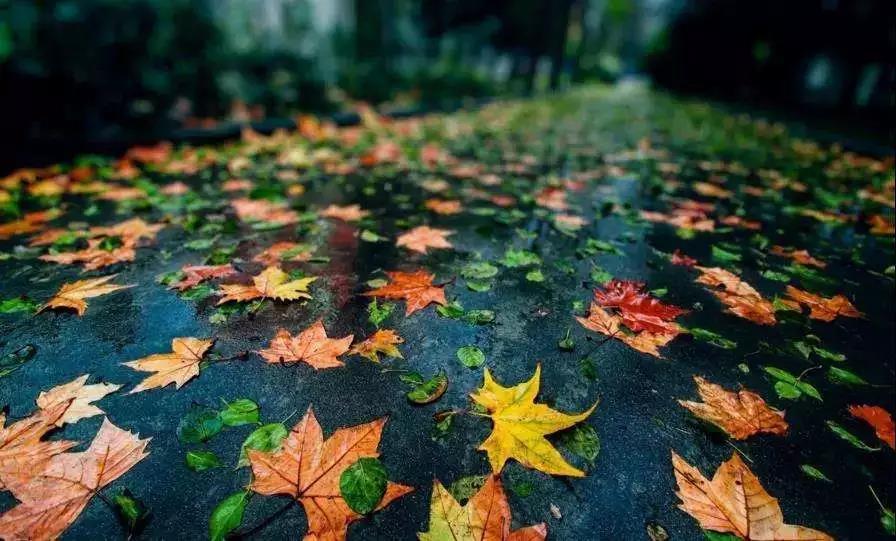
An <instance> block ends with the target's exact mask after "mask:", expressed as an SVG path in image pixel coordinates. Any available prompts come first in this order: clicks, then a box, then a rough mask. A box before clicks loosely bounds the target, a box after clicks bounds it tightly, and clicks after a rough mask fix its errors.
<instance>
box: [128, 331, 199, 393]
mask: <svg viewBox="0 0 896 541" xmlns="http://www.w3.org/2000/svg"><path fill="white" fill-rule="evenodd" d="M213 342H214V340H201V339H199V338H175V339H174V340H172V341H171V350H172V351H171V353H156V354H154V355H149V356H147V357H143V358H141V359H137V360H135V361H129V362H126V363H122V364H124V365H125V366H127V367H130V368H133V369H134V370H140V371H141V372H155V373H154V374H153V375H151V376H149V377H147V378H146V379H144V380H143V381H141V382H140V383H139V384H138V385H137V386H136V387H134V388H133V389H131V390H130V391H129V392H128V394H133V393H139V392H140V391H145V390H147V389H155V388H161V387H165V386H166V385H169V384H171V383H173V384H174V388H175V389H180V388H181V386H183V384H185V383H186V382H188V381H190V380H191V379H193V378H195V377H196V376H198V375H199V363H201V362H202V357H203V356H204V355H205V352H206V351H208V348H210V347H212V343H213Z"/></svg>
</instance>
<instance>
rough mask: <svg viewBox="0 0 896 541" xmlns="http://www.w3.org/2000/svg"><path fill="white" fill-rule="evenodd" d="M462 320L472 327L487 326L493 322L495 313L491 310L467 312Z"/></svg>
mask: <svg viewBox="0 0 896 541" xmlns="http://www.w3.org/2000/svg"><path fill="white" fill-rule="evenodd" d="M463 319H464V321H466V322H467V323H472V324H473V325H487V324H489V323H491V322H492V321H494V320H495V313H494V312H492V311H491V310H469V311H468V312H467V313H465V314H464V315H463Z"/></svg>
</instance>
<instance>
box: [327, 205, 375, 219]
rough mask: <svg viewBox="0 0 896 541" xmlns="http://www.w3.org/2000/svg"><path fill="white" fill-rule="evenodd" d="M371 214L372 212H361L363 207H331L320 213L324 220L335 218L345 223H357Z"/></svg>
mask: <svg viewBox="0 0 896 541" xmlns="http://www.w3.org/2000/svg"><path fill="white" fill-rule="evenodd" d="M369 214H370V212H368V211H366V210H361V205H346V206H344V207H340V206H339V205H330V206H329V207H327V208H325V209H324V210H322V211H320V213H319V215H320V216H321V217H323V218H335V219H337V220H342V221H343V222H357V221H360V220H361V219H362V218H364V217H365V216H367V215H369Z"/></svg>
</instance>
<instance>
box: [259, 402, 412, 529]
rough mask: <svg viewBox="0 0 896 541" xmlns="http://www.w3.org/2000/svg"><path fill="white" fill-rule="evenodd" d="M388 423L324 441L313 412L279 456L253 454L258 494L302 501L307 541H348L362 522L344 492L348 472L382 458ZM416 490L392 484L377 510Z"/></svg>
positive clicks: (379, 422)
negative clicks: (360, 461)
mask: <svg viewBox="0 0 896 541" xmlns="http://www.w3.org/2000/svg"><path fill="white" fill-rule="evenodd" d="M385 424H386V419H385V418H382V419H377V420H376V421H373V422H370V423H366V424H361V425H357V426H353V427H350V428H341V429H339V430H337V431H336V432H334V433H333V434H332V435H331V436H330V437H329V438H327V439H326V441H325V440H324V437H323V430H322V429H321V427H320V424H318V422H317V419H316V418H315V417H314V412H313V411H312V410H311V408H309V409H308V412H307V413H306V414H305V416H304V417H303V418H302V420H301V421H299V422H298V423H297V424H296V425H295V426H294V427H293V428H292V430H291V431H290V433H289V435H288V436H287V437H286V439H284V440H283V443H282V445H281V447H280V449H279V450H277V451H274V452H272V453H266V452H263V451H257V450H254V449H250V450H249V451H248V458H249V462H250V464H251V466H252V484H250V485H249V488H250V489H251V490H253V491H254V492H256V493H258V494H262V495H265V496H273V495H275V494H284V495H287V496H290V497H292V498H294V499H295V500H297V501H298V502H299V503H300V504H302V507H303V508H304V509H305V513H306V515H307V517H308V532H307V533H306V534H305V541H324V540H326V541H345V536H346V531H347V528H348V525H349V524H351V523H352V522H354V521H356V520H358V519H360V518H362V516H361V515H359V514H357V513H355V512H354V511H352V510H351V508H349V506H348V504H346V503H345V500H343V499H342V495H341V492H340V489H339V479H340V477H341V475H342V472H343V471H345V469H346V468H348V467H349V466H351V465H352V464H354V463H355V462H357V461H358V459H360V458H365V457H371V458H376V457H378V456H379V451H378V450H377V448H378V447H379V443H380V436H381V434H382V431H383V426H384V425H385ZM412 490H413V488H412V487H408V486H404V485H399V484H396V483H393V482H391V481H390V482H389V483H388V484H387V486H386V492H385V494H384V495H383V497H382V499H381V500H380V503H379V505H378V506H377V507H376V510H380V509H383V508H384V507H386V506H387V505H389V504H390V503H392V501H393V500H395V499H396V498H399V497H401V496H403V495H405V494H407V493H408V492H411V491H412Z"/></svg>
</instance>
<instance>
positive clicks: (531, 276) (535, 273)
mask: <svg viewBox="0 0 896 541" xmlns="http://www.w3.org/2000/svg"><path fill="white" fill-rule="evenodd" d="M526 280H528V281H530V282H544V273H542V272H541V269H532V270H530V271H529V272H527V273H526Z"/></svg>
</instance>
